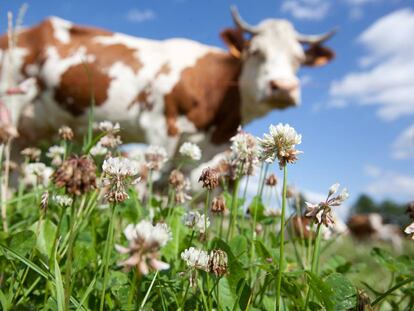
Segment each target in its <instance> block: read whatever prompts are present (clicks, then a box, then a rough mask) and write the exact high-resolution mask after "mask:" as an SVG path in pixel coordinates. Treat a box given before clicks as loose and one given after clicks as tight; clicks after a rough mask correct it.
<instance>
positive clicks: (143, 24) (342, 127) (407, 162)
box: [0, 0, 414, 202]
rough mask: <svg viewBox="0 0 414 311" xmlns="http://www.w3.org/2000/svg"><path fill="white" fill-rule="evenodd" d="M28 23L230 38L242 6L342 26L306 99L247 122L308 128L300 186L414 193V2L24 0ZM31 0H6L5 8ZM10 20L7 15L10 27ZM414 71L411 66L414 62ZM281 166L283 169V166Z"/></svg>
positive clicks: (254, 12)
mask: <svg viewBox="0 0 414 311" xmlns="http://www.w3.org/2000/svg"><path fill="white" fill-rule="evenodd" d="M26 2H27V3H28V4H29V10H28V12H27V15H26V17H25V25H32V24H35V23H37V22H39V21H40V20H42V19H43V18H44V17H46V16H49V15H55V16H59V17H62V18H65V19H68V20H71V21H73V22H76V23H81V24H87V25H94V26H99V27H103V28H107V29H110V30H113V31H119V32H124V33H128V34H131V35H135V36H141V37H148V38H154V39H164V38H170V37H186V38H191V39H194V40H198V41H201V42H203V43H206V44H211V45H216V46H223V44H222V42H221V41H220V39H219V32H220V30H221V29H223V28H224V27H227V26H230V25H232V21H231V17H230V12H229V6H230V5H231V4H236V5H237V6H238V8H239V11H240V12H241V14H242V16H243V17H244V19H246V20H247V21H249V22H250V23H252V24H254V23H257V22H259V21H260V20H262V19H264V18H271V17H274V18H276V17H277V18H287V19H289V20H290V21H292V22H293V23H294V25H295V27H296V28H297V29H298V30H299V31H300V32H303V33H318V32H324V31H327V30H329V29H330V28H332V27H336V26H338V27H339V28H340V31H339V32H338V34H337V35H336V36H335V37H334V38H333V39H331V40H330V41H329V43H328V45H329V46H330V47H332V48H333V49H334V50H335V51H336V53H337V58H336V59H335V61H334V62H333V63H331V64H330V65H329V66H326V67H323V68H318V69H303V70H301V71H300V73H299V76H300V77H301V79H302V81H303V87H302V105H301V106H300V107H299V108H294V109H290V110H286V111H273V112H272V113H270V114H269V115H267V116H266V117H264V118H262V119H260V120H256V121H254V122H253V123H251V124H249V125H248V126H247V127H246V129H247V130H248V131H250V132H252V133H253V134H255V135H257V136H261V135H262V133H263V132H265V131H267V128H268V126H269V125H270V124H271V123H274V124H275V123H278V122H288V123H290V124H291V125H292V126H294V127H295V128H296V129H297V130H298V131H299V132H300V133H302V134H303V143H302V145H301V146H300V147H301V149H302V150H303V151H304V152H305V153H304V154H303V155H302V156H301V157H300V160H299V161H298V163H297V164H296V165H294V166H291V167H290V169H289V179H290V181H291V182H292V183H294V184H295V185H296V186H297V187H298V188H300V189H303V190H304V191H307V192H311V193H325V192H326V189H327V188H328V187H329V186H330V185H331V184H332V183H334V182H336V181H339V182H340V183H341V184H343V185H344V186H347V187H348V188H349V190H350V192H351V194H352V197H353V198H354V199H355V198H356V197H357V195H358V194H359V193H361V192H368V193H370V194H372V195H373V196H374V197H375V198H378V199H383V198H386V197H389V198H392V199H395V200H398V201H401V202H404V201H407V200H413V199H414V168H413V158H414V126H413V125H414V122H413V114H414V56H412V55H414V54H413V52H412V51H414V43H413V41H414V40H412V39H413V37H412V35H413V33H414V4H413V2H412V1H411V0H335V1H329V0H278V1H276V0H273V1H270V0H261V1H253V0H249V1H247V0H245V1H236V0H233V1H227V0H210V1H195V0H151V1H144V0H142V1H95V0H88V1H85V0H84V1H40V0H36V1H26ZM22 3H23V1H16V0H13V1H11V0H9V1H2V2H1V3H0V16H3V17H5V16H6V12H7V11H9V10H10V11H13V12H16V11H17V10H18V8H19V6H20V5H21V4H22ZM6 23H7V22H6V19H5V18H3V19H2V21H0V29H1V30H2V32H4V31H5V29H6ZM411 69H412V70H411ZM277 173H278V174H280V173H279V172H278V171H277Z"/></svg>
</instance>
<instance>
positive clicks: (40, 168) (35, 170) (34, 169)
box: [24, 162, 47, 176]
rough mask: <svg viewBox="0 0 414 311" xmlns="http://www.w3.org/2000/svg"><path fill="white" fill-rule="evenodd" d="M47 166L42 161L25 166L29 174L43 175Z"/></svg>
mask: <svg viewBox="0 0 414 311" xmlns="http://www.w3.org/2000/svg"><path fill="white" fill-rule="evenodd" d="M46 167H47V166H46V164H44V163H42V162H34V163H28V164H27V165H25V167H24V173H25V174H27V175H36V176H41V175H43V173H44V171H45V170H46Z"/></svg>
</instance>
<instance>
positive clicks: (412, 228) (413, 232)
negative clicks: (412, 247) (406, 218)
mask: <svg viewBox="0 0 414 311" xmlns="http://www.w3.org/2000/svg"><path fill="white" fill-rule="evenodd" d="M404 232H405V233H406V234H408V235H411V239H413V240H414V222H413V223H412V224H410V225H409V226H407V227H406V228H405V230H404Z"/></svg>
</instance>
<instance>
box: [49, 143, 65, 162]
mask: <svg viewBox="0 0 414 311" xmlns="http://www.w3.org/2000/svg"><path fill="white" fill-rule="evenodd" d="M64 154H65V148H64V147H62V146H51V147H50V148H49V149H48V152H47V153H46V156H47V157H48V158H50V159H52V165H55V166H59V165H61V164H62V156H63V155H64Z"/></svg>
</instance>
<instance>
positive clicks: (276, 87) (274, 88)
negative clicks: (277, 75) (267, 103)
mask: <svg viewBox="0 0 414 311" xmlns="http://www.w3.org/2000/svg"><path fill="white" fill-rule="evenodd" d="M269 84H270V89H271V90H272V91H277V90H279V89H280V87H279V84H278V83H277V81H274V80H272V81H270V82H269Z"/></svg>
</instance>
